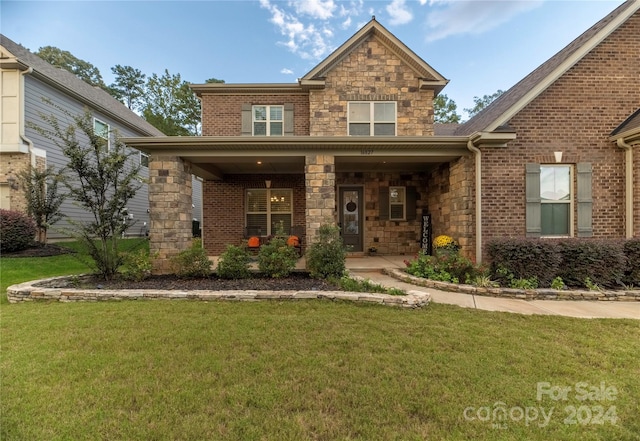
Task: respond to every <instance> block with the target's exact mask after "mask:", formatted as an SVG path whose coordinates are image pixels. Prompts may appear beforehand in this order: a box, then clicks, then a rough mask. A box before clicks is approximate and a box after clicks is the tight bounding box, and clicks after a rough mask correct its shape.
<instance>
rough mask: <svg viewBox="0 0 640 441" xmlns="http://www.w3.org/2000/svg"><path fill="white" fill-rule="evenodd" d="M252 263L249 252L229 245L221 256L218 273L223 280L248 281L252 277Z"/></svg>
mask: <svg viewBox="0 0 640 441" xmlns="http://www.w3.org/2000/svg"><path fill="white" fill-rule="evenodd" d="M250 261H251V256H249V253H248V252H247V250H245V249H244V248H242V247H238V246H235V245H228V246H227V249H226V250H225V251H224V253H222V254H221V255H220V260H219V261H218V267H217V268H216V273H217V274H218V276H220V277H222V278H223V279H246V278H248V277H249V276H250V275H251V273H250V271H249V262H250Z"/></svg>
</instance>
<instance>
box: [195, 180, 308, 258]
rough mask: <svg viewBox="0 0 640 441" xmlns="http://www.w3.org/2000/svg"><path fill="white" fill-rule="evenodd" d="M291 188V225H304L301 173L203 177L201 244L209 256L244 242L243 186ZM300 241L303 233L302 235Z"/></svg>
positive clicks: (244, 203) (244, 195) (303, 194)
mask: <svg viewBox="0 0 640 441" xmlns="http://www.w3.org/2000/svg"><path fill="white" fill-rule="evenodd" d="M266 180H270V181H271V188H273V189H276V188H290V189H292V190H293V219H292V225H294V226H305V207H306V205H305V183H304V174H302V173H300V174H287V175H270V174H265V175H228V176H225V179H224V180H222V181H205V182H204V186H203V189H202V193H203V199H204V206H203V213H204V218H203V225H202V236H203V242H204V247H205V248H206V250H207V252H208V253H209V255H211V256H218V255H220V253H222V252H223V251H224V250H225V248H226V247H227V245H243V244H244V243H245V240H244V226H245V223H246V221H245V206H246V200H245V198H246V190H247V189H250V188H266V187H265V181H266ZM302 240H303V243H304V242H305V237H304V236H303V237H302Z"/></svg>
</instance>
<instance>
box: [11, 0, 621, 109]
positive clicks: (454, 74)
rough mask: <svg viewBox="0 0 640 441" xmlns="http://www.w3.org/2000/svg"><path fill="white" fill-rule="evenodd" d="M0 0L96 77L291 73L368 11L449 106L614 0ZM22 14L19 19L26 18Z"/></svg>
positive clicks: (232, 77) (536, 56) (506, 80)
mask: <svg viewBox="0 0 640 441" xmlns="http://www.w3.org/2000/svg"><path fill="white" fill-rule="evenodd" d="M0 1H2V13H1V14H0V31H1V32H2V33H3V34H5V35H6V36H7V37H9V38H11V39H12V40H14V41H16V42H18V43H22V44H24V45H25V46H26V47H27V48H29V49H31V50H33V51H36V50H37V49H38V48H39V47H43V46H48V45H51V46H56V47H59V48H61V49H63V50H67V51H70V52H71V53H72V54H74V55H75V56H77V57H79V58H81V59H84V60H86V61H89V62H90V63H92V64H94V65H95V66H97V67H98V68H99V69H100V72H101V73H102V76H103V77H104V80H105V81H106V82H107V83H108V84H109V83H110V82H112V81H113V75H112V74H111V71H110V68H111V67H113V66H115V65H116V64H121V65H128V66H132V67H134V68H137V69H140V70H142V72H144V73H145V74H147V75H151V74H153V73H157V74H162V72H163V71H164V69H168V70H169V71H170V72H171V73H172V74H175V73H180V74H181V76H182V78H184V79H185V80H187V81H192V82H195V83H198V82H204V81H205V80H206V79H207V78H212V77H215V78H220V79H223V80H225V81H226V82H227V83H254V82H255V83H260V82H265V83H277V82H293V81H295V78H299V77H301V76H303V75H304V74H305V73H307V72H309V71H310V70H311V69H312V68H313V67H315V66H316V65H317V63H319V62H320V61H321V60H322V59H324V58H325V57H327V56H328V55H329V54H330V53H331V52H332V51H333V50H335V49H336V48H337V47H338V46H340V45H341V44H342V43H344V42H345V41H346V40H347V39H348V38H350V37H351V36H352V35H353V34H354V33H356V32H357V30H358V29H360V28H361V27H362V26H363V25H364V24H366V23H367V22H369V20H371V17H372V16H373V15H375V16H376V19H377V20H378V21H379V22H380V23H381V24H382V25H383V26H385V27H387V28H388V29H389V30H390V31H391V32H392V33H393V34H394V35H396V36H397V37H398V38H399V39H400V40H401V41H402V42H403V43H405V44H406V45H407V46H408V47H409V48H411V49H412V50H413V51H414V52H416V54H418V55H419V56H420V57H422V58H423V59H424V60H425V61H426V62H427V63H429V64H430V65H431V66H432V67H433V68H434V69H436V70H437V71H438V72H440V73H441V74H442V75H443V76H444V77H445V78H448V79H450V80H451V81H450V83H449V84H448V85H447V87H446V88H445V89H444V93H445V94H447V95H448V96H449V97H450V98H452V99H454V100H455V102H456V103H457V104H458V109H459V110H461V109H463V108H465V107H472V106H473V101H472V98H473V96H482V95H484V94H491V93H494V92H495V91H496V90H497V89H503V90H504V89H508V88H509V87H511V86H512V85H513V84H514V83H515V82H517V81H518V80H519V79H521V78H522V77H524V76H525V75H526V74H528V73H529V72H530V71H531V70H533V69H534V68H535V67H537V66H538V65H539V64H540V63H542V62H544V61H545V60H547V59H548V58H549V57H551V56H552V55H553V54H554V53H555V52H557V51H558V50H560V49H561V48H562V47H563V46H564V45H566V44H568V43H569V42H570V41H571V40H572V39H574V38H576V37H577V36H578V35H580V34H581V33H582V32H584V31H585V30H586V29H587V28H588V27H589V26H591V25H593V24H594V23H595V22H596V21H598V20H599V19H601V18H602V17H604V16H605V15H606V14H607V13H608V12H610V11H611V10H613V9H614V8H615V7H616V6H618V5H619V4H620V3H621V0H589V1H587V0H581V1H557V0H556V1H554V0H546V1H542V0H502V1H497V0H366V1H365V0H245V1H230V0H206V1H149V0H128V1H57V0H50V1H12V0H0ZM25 23H29V25H28V26H25Z"/></svg>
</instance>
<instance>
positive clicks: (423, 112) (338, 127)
mask: <svg viewBox="0 0 640 441" xmlns="http://www.w3.org/2000/svg"><path fill="white" fill-rule="evenodd" d="M325 84H326V86H325V88H324V89H322V90H312V91H311V92H310V95H309V107H310V109H309V114H310V129H309V133H310V135H311V136H345V135H347V103H348V102H349V101H395V102H396V103H397V109H398V110H397V111H398V114H397V134H398V136H432V135H433V91H432V90H420V78H418V76H417V74H416V73H415V72H414V71H413V70H412V69H410V68H409V67H408V66H407V65H406V64H404V63H403V62H402V61H401V60H400V59H399V58H398V57H397V56H396V55H394V54H393V53H392V52H391V51H390V50H389V49H387V48H386V47H385V46H384V45H383V44H381V43H380V42H379V41H378V40H377V39H376V38H375V37H373V36H370V37H369V39H368V40H367V41H366V42H365V43H363V44H362V45H361V46H359V47H358V48H356V49H355V50H354V51H353V52H351V53H350V54H349V55H348V56H347V57H346V58H345V59H344V60H342V61H341V62H340V63H339V64H338V65H337V66H335V68H334V69H333V70H331V71H330V72H328V74H327V77H326V83H325Z"/></svg>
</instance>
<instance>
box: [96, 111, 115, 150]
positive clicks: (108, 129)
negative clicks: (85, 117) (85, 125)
mask: <svg viewBox="0 0 640 441" xmlns="http://www.w3.org/2000/svg"><path fill="white" fill-rule="evenodd" d="M96 123H100V124H103V125H105V126H106V127H107V136H106V138H105V137H104V136H100V135H99V134H98V133H97V132H96ZM93 131H94V133H96V135H98V136H99V137H100V138H102V139H104V140H105V141H107V151H109V150H111V126H110V125H109V124H108V123H106V122H104V121H102V120H101V119H98V118H95V117H94V118H93Z"/></svg>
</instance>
